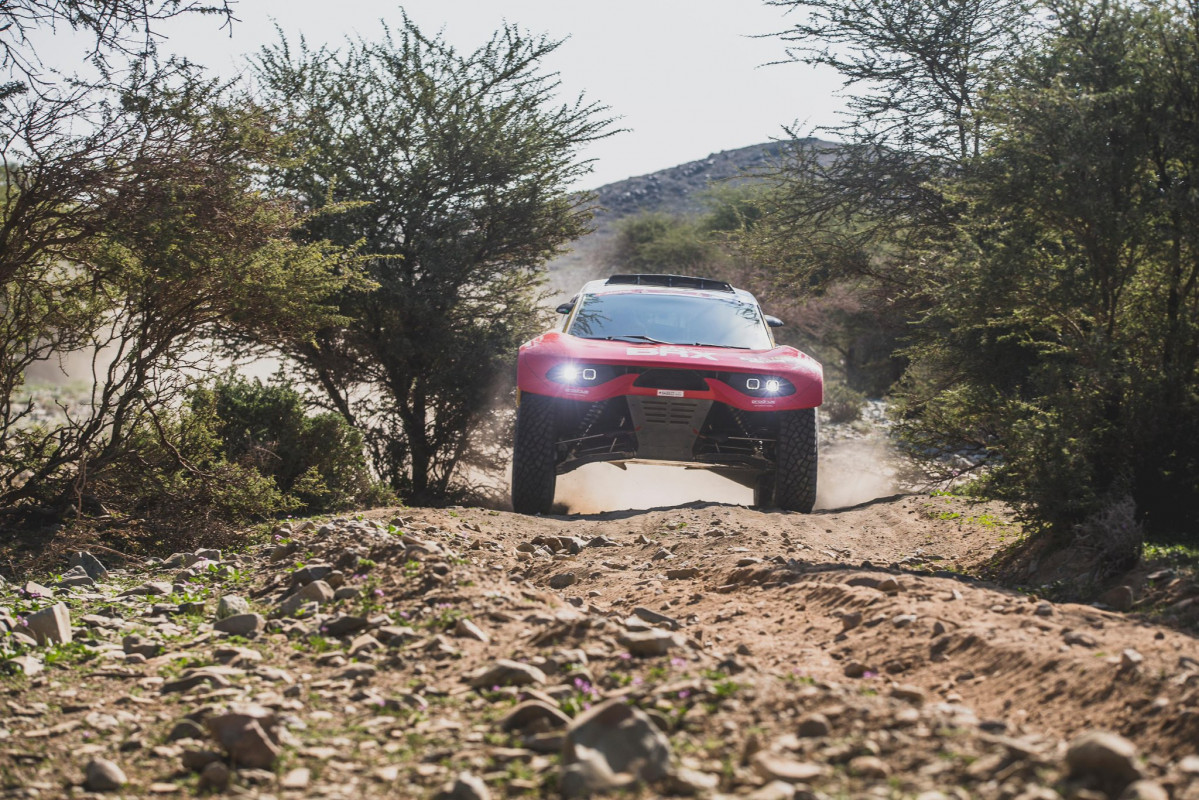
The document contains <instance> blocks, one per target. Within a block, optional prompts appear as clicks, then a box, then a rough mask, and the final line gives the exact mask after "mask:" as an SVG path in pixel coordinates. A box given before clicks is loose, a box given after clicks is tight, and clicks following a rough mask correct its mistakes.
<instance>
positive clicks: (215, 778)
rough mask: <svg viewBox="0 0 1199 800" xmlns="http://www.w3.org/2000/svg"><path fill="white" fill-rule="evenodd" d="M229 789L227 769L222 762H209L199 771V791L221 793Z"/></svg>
mask: <svg viewBox="0 0 1199 800" xmlns="http://www.w3.org/2000/svg"><path fill="white" fill-rule="evenodd" d="M228 788H229V767H228V766H226V764H225V762H223V761H210V762H209V763H208V764H206V765H205V766H204V768H203V769H201V770H200V791H202V792H203V791H214V792H223V791H225V790H226V789H228Z"/></svg>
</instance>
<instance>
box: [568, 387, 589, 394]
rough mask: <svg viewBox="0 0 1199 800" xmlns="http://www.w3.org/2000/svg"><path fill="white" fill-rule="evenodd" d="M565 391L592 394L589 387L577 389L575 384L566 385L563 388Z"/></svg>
mask: <svg viewBox="0 0 1199 800" xmlns="http://www.w3.org/2000/svg"><path fill="white" fill-rule="evenodd" d="M563 391H564V392H566V393H567V394H591V392H590V391H588V390H587V389H576V388H574V387H573V386H566V387H564V388H563Z"/></svg>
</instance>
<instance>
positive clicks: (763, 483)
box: [753, 472, 774, 508]
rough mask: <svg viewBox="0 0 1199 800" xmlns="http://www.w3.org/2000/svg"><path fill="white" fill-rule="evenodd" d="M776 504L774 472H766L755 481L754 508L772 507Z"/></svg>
mask: <svg viewBox="0 0 1199 800" xmlns="http://www.w3.org/2000/svg"><path fill="white" fill-rule="evenodd" d="M773 504H774V473H773V472H765V473H763V474H761V475H759V476H758V480H757V481H756V482H755V483H754V505H753V507H754V508H770V507H771V506H772V505H773Z"/></svg>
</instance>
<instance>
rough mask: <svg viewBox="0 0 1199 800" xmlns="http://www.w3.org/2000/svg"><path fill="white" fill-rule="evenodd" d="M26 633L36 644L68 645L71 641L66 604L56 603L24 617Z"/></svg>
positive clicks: (69, 614)
mask: <svg viewBox="0 0 1199 800" xmlns="http://www.w3.org/2000/svg"><path fill="white" fill-rule="evenodd" d="M25 624H26V625H27V628H26V631H27V632H28V633H29V635H30V636H32V637H33V638H34V639H36V640H37V643H38V644H48V643H50V642H54V643H57V644H69V643H70V641H71V612H70V611H68V610H67V604H66V603H56V604H54V605H52V606H49V607H47V608H43V609H42V610H40V611H35V612H33V613H32V614H30V615H28V616H27V617H25Z"/></svg>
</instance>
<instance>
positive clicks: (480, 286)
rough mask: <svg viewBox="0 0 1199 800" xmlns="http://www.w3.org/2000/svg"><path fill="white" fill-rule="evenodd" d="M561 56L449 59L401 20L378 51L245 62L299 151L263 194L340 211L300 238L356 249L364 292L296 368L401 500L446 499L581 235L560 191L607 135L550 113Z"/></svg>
mask: <svg viewBox="0 0 1199 800" xmlns="http://www.w3.org/2000/svg"><path fill="white" fill-rule="evenodd" d="M558 44H559V43H558V42H555V41H551V40H549V39H546V38H544V37H531V36H529V35H527V34H525V33H523V32H521V31H520V30H518V29H517V28H515V27H511V26H509V27H505V28H504V29H502V30H500V31H498V32H497V33H496V34H495V35H494V36H493V37H492V38H491V39H490V40H489V41H488V42H487V43H485V44H484V45H483V46H482V47H480V48H478V49H477V50H475V51H473V52H468V53H461V52H458V51H457V50H455V49H454V48H453V47H451V46H450V45H449V44H447V43H446V42H445V41H444V40H443V39H441V38H440V37H428V36H426V35H425V34H423V33H422V32H421V31H420V30H419V29H418V28H417V27H416V25H414V24H413V23H412V22H411V21H410V20H408V19H407V17H405V18H404V20H403V23H402V25H401V26H400V28H399V29H398V30H397V31H394V32H393V31H391V30H388V29H387V28H386V27H385V26H384V32H383V37H382V39H381V40H380V41H378V42H367V41H364V40H355V41H349V42H347V43H346V45H345V46H344V47H343V48H341V49H340V50H329V49H325V48H321V49H318V50H310V49H308V48H307V47H306V46H305V45H304V43H303V42H302V41H301V43H300V45H299V46H298V48H293V47H292V46H291V45H290V44H289V43H288V42H286V41H282V42H280V43H279V44H278V45H275V46H273V47H268V48H266V49H264V50H263V51H262V53H261V55H260V57H259V59H258V62H257V74H258V78H259V80H260V82H261V84H262V86H263V89H264V90H265V92H266V94H267V96H268V97H269V98H270V99H271V101H272V102H273V103H275V104H276V105H277V106H278V107H279V109H280V113H281V116H282V120H283V122H282V126H283V130H284V131H285V132H286V134H287V135H288V136H289V137H290V138H291V140H292V142H293V143H294V147H295V151H294V152H295V155H296V162H295V163H294V164H293V165H291V166H288V167H286V168H281V169H277V170H275V171H274V172H273V173H272V175H271V181H272V185H274V186H275V187H277V188H279V189H283V190H286V191H289V192H292V193H294V194H295V195H296V196H298V197H300V198H301V199H302V201H303V202H304V204H305V205H306V207H307V208H308V209H310V210H313V211H317V210H320V209H322V208H326V207H328V206H329V205H331V204H342V205H347V204H349V205H351V206H352V207H351V208H349V210H347V211H345V212H344V213H340V214H338V215H336V216H331V217H317V218H315V219H314V220H313V221H311V222H310V223H309V224H308V225H307V226H306V231H307V235H308V237H309V238H310V239H312V240H319V239H328V240H330V241H332V242H336V243H341V244H344V245H350V244H352V243H361V247H362V252H363V253H364V254H366V255H368V256H370V257H371V258H370V260H369V262H368V268H367V272H368V274H369V276H370V278H371V279H372V280H374V281H375V283H376V284H377V288H375V289H373V290H371V291H347V292H344V293H343V294H342V296H341V306H340V307H341V311H342V313H343V314H344V315H345V316H346V317H349V318H350V319H352V320H353V321H352V322H351V323H350V324H348V325H345V326H340V327H335V328H328V329H326V330H324V331H322V332H321V334H320V335H319V336H318V337H317V338H316V340H315V341H314V342H312V343H311V344H305V345H303V346H301V347H298V348H296V349H295V350H294V351H293V354H294V355H295V356H296V357H297V359H298V360H299V361H300V362H301V363H302V364H303V366H304V368H305V369H306V370H307V371H308V373H309V374H310V377H311V378H312V380H313V381H314V383H316V384H317V385H319V386H320V387H321V388H322V389H323V391H324V394H325V396H326V398H327V402H328V403H329V405H330V407H331V408H334V409H336V410H337V411H339V412H340V413H341V414H342V415H343V416H345V418H346V419H347V420H349V421H350V422H351V423H353V424H355V425H356V426H358V427H360V428H361V429H363V430H364V431H365V432H366V435H367V439H368V441H369V442H370V443H371V446H372V450H373V456H374V462H375V466H376V468H377V469H378V471H379V472H380V474H381V475H382V476H384V477H385V478H386V479H387V480H388V481H389V482H390V483H391V485H392V486H393V487H394V488H395V489H396V490H397V491H400V492H402V493H403V494H405V495H406V496H408V497H411V498H425V497H439V496H444V494H445V492H446V491H447V488H448V486H449V482H450V479H451V476H452V474H453V471H454V468H455V466H456V465H457V464H458V463H459V462H460V461H461V460H462V458H463V457H464V455H465V454H466V453H467V452H468V450H469V448H470V446H471V444H472V442H471V436H470V430H471V426H472V424H473V422H474V421H475V420H476V419H477V418H478V416H479V415H480V414H482V413H484V412H486V411H487V410H489V409H490V408H492V407H493V406H494V405H495V402H496V399H497V398H496V397H495V394H494V388H493V387H494V384H495V382H496V381H497V379H499V378H500V377H501V376H502V375H503V374H504V373H505V371H506V370H508V369H509V364H510V361H509V359H510V357H511V354H512V352H513V351H514V349H515V347H516V346H517V344H518V343H519V342H520V341H522V340H523V339H524V338H526V337H527V336H528V334H529V333H530V332H531V331H532V330H533V329H534V328H535V326H536V325H537V323H538V319H539V311H538V305H537V295H538V285H539V282H540V280H541V267H542V264H543V263H544V262H545V261H546V260H547V259H548V258H549V257H550V256H552V255H553V254H554V253H556V252H557V251H558V250H559V248H561V247H562V246H563V245H564V244H565V243H566V242H569V241H571V240H572V239H574V238H576V237H578V236H580V235H581V234H582V233H584V232H585V231H586V229H587V228H586V225H587V222H588V220H589V218H590V212H589V210H588V208H587V207H586V204H585V203H586V201H585V199H584V198H581V197H579V196H576V195H572V194H570V193H569V192H568V190H569V188H570V185H571V183H572V182H573V181H574V180H575V179H576V178H578V177H580V176H581V175H583V174H585V173H586V172H587V171H588V170H589V168H590V167H589V165H588V164H587V163H585V162H580V161H579V160H578V159H577V155H576V153H577V150H578V148H579V146H580V145H582V144H584V143H586V142H589V141H592V140H595V139H597V138H599V137H602V136H605V135H608V133H609V122H608V120H607V119H605V118H603V117H602V111H603V109H602V108H600V107H598V106H597V105H595V104H592V103H587V102H585V101H584V100H583V99H582V98H581V97H580V98H578V99H576V100H574V101H573V102H567V103H559V101H558V100H557V96H556V95H557V91H558V82H557V80H556V79H555V77H554V76H553V75H551V74H546V73H544V72H543V71H542V70H541V62H542V60H543V59H544V58H545V57H546V56H548V55H549V54H550V53H551V52H553V51H554V49H555V48H556V47H558Z"/></svg>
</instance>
